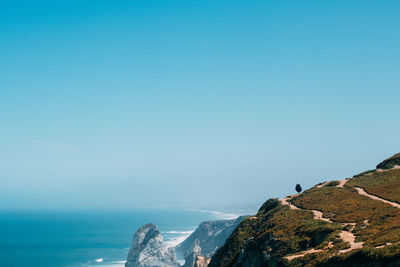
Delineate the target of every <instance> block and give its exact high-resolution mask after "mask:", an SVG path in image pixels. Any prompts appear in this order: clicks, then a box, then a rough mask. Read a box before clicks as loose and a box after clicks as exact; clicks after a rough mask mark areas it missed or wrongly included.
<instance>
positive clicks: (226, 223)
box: [175, 216, 246, 257]
mask: <svg viewBox="0 0 400 267" xmlns="http://www.w3.org/2000/svg"><path fill="white" fill-rule="evenodd" d="M244 218H246V216H241V217H239V218H237V219H233V220H218V221H206V222H202V223H201V224H200V225H199V227H198V228H197V229H196V231H194V232H193V233H192V234H191V235H190V236H189V237H188V238H187V239H186V240H185V241H183V242H182V243H180V244H179V245H178V246H176V247H175V251H176V252H177V253H181V255H183V256H185V257H186V256H187V255H190V254H193V253H194V254H196V255H198V254H200V251H201V254H202V255H204V256H205V257H211V256H212V255H214V253H215V252H216V251H217V249H218V248H220V247H221V246H223V245H224V244H225V241H226V239H227V238H228V237H229V235H230V234H231V233H232V232H233V230H235V228H236V227H237V226H238V225H239V223H240V222H241V221H242V220H243V219H244ZM196 249H197V250H196Z"/></svg>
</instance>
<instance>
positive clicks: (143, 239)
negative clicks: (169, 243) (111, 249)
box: [125, 223, 180, 267]
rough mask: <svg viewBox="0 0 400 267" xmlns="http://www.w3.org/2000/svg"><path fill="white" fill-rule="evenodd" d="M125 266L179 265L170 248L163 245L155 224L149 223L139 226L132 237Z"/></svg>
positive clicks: (168, 266) (177, 266)
mask: <svg viewBox="0 0 400 267" xmlns="http://www.w3.org/2000/svg"><path fill="white" fill-rule="evenodd" d="M125 266H126V267H154V266H163V267H179V266H180V265H179V263H178V262H177V261H176V257H175V253H174V251H173V249H172V248H167V247H165V245H164V243H163V236H162V235H161V233H160V231H159V230H158V228H157V226H156V225H154V224H152V223H149V224H146V225H144V226H142V227H140V228H139V230H137V231H136V233H135V235H134V236H133V239H132V245H131V248H130V249H129V253H128V258H127V262H126V263H125Z"/></svg>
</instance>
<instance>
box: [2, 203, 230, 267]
mask: <svg viewBox="0 0 400 267" xmlns="http://www.w3.org/2000/svg"><path fill="white" fill-rule="evenodd" d="M231 217H234V215H231V214H224V213H218V212H208V211H203V210H184V209H158V210H155V209H147V210H145V209H141V210H132V211H0V266H10V267H12V266H30V267H32V266H124V262H125V260H126V256H127V253H128V249H129V246H130V244H131V240H132V237H133V234H134V233H135V231H136V230H137V229H138V228H139V227H140V226H141V225H143V224H146V223H149V222H152V223H155V224H156V225H157V226H158V227H159V229H160V231H161V232H162V233H163V236H164V242H165V244H166V245H167V246H175V245H177V244H179V243H180V242H181V241H183V240H184V239H185V238H186V237H187V236H188V235H190V233H192V232H193V231H194V230H195V228H196V227H197V226H198V224H199V223H200V222H201V221H205V220H214V219H226V218H231Z"/></svg>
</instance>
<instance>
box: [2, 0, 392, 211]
mask: <svg viewBox="0 0 400 267" xmlns="http://www.w3.org/2000/svg"><path fill="white" fill-rule="evenodd" d="M399 11H400V3H399V2H397V1H384V2H382V1H353V0H350V1H329V2H326V1H323V2H322V1H258V0H257V1H210V0H205V1H118V2H115V1H103V0H100V1H89V0H83V1H76V0H73V1H56V2H54V1H44V0H38V1H18V0H17V1H2V2H1V3H0V59H1V60H0V69H1V72H0V125H1V126H0V162H1V165H0V166H1V167H0V209H134V208H139V207H178V206H180V207H195V208H202V207H209V208H210V209H211V208H212V207H218V208H219V207H227V206H237V207H246V206H254V205H255V204H257V203H260V204H261V203H262V202H264V201H265V200H267V199H268V198H271V197H282V196H286V195H288V194H292V193H294V192H295V191H294V186H295V185H296V184H297V183H300V184H301V185H302V187H303V189H306V188H308V187H310V186H313V185H315V184H317V183H319V182H322V181H326V180H332V179H341V178H346V177H350V176H352V175H354V174H357V173H359V172H362V171H365V170H369V169H373V168H375V166H376V164H378V163H379V162H380V161H382V160H384V159H385V158H387V157H389V156H391V155H393V154H395V153H397V152H400V141H399V138H398V133H399V132H400V125H399V124H398V123H396V121H397V119H398V114H399V105H398V99H399V97H400V90H399V81H400V76H399V75H398V73H399V71H400V50H399V49H398V45H399V41H400V35H399V34H398V29H399V27H400V19H399V16H398V14H399Z"/></svg>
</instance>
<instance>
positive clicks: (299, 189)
mask: <svg viewBox="0 0 400 267" xmlns="http://www.w3.org/2000/svg"><path fill="white" fill-rule="evenodd" d="M302 190H303V189H302V188H301V185H300V184H296V191H297V193H300V192H301V191H302Z"/></svg>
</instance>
